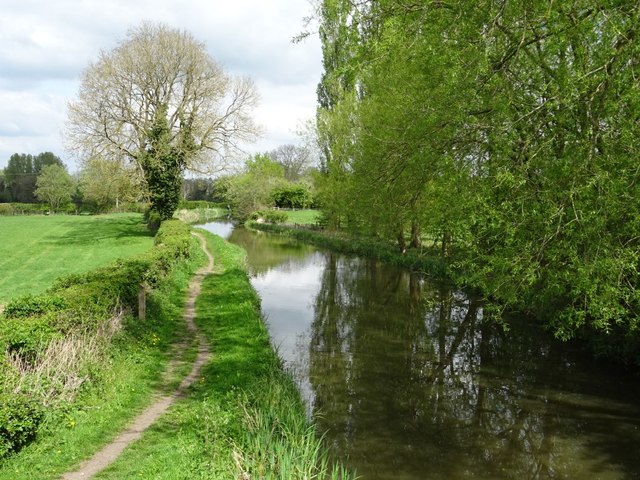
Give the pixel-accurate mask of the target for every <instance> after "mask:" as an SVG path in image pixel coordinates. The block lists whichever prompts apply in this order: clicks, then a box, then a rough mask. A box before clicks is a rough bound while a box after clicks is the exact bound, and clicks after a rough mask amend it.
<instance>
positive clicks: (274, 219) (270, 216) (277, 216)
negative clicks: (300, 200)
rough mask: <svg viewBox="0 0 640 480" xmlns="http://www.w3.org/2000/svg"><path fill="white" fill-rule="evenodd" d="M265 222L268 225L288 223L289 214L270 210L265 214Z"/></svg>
mask: <svg viewBox="0 0 640 480" xmlns="http://www.w3.org/2000/svg"><path fill="white" fill-rule="evenodd" d="M264 220H265V222H267V223H284V222H286V221H287V213H286V212H278V211H276V210H269V211H267V212H265V214H264Z"/></svg>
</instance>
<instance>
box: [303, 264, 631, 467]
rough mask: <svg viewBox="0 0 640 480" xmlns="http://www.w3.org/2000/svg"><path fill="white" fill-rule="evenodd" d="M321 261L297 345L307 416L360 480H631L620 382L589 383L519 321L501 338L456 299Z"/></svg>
mask: <svg viewBox="0 0 640 480" xmlns="http://www.w3.org/2000/svg"><path fill="white" fill-rule="evenodd" d="M326 257H327V260H326V266H325V269H324V272H323V275H322V281H321V285H320V288H319V291H318V293H317V296H316V300H315V316H314V320H313V324H312V329H311V335H310V343H309V378H310V383H311V385H312V389H313V407H314V411H315V412H317V415H316V421H317V423H318V424H319V426H320V430H321V431H325V430H326V431H327V432H328V433H327V438H328V440H329V441H330V442H331V446H332V449H333V451H334V454H335V455H336V457H338V458H341V459H343V460H345V461H347V462H348V463H349V464H350V465H354V466H356V467H357V468H358V471H359V472H360V473H361V474H362V475H363V476H364V478H366V479H369V478H412V479H413V478H416V479H417V478H442V479H452V478H487V479H489V478H491V479H493V478H523V479H534V478H603V479H605V478H606V479H608V478H626V477H629V478H632V477H633V476H635V475H637V474H640V470H639V468H640V467H639V466H638V465H637V463H636V460H635V452H636V451H637V450H636V448H637V447H638V445H639V442H640V433H639V432H638V428H637V427H638V425H640V416H639V415H638V413H637V412H636V410H637V409H636V408H635V406H636V405H637V403H635V404H634V403H633V402H632V403H627V401H626V400H624V399H620V398H619V397H618V398H616V396H619V394H620V392H619V390H620V385H619V383H618V382H619V380H620V378H617V379H616V378H612V377H607V376H606V375H605V376H602V377H601V378H598V379H597V380H596V379H594V378H593V377H591V376H590V375H589V373H590V371H589V370H585V368H593V369H594V370H592V371H591V373H593V372H594V371H596V370H602V367H596V366H595V365H594V364H593V363H592V362H588V361H586V360H585V359H581V358H579V355H577V354H576V352H574V351H571V349H570V348H569V347H568V346H567V345H566V344H557V343H554V342H553V341H551V340H550V339H549V338H548V337H547V336H546V335H544V334H543V333H542V332H539V331H536V329H535V328H531V327H528V326H527V325H526V324H524V322H522V321H520V322H519V321H518V319H511V320H512V322H511V323H512V324H513V327H512V328H511V330H510V331H509V332H504V331H503V330H502V329H501V328H500V327H497V326H494V325H491V324H490V323H488V322H483V321H482V307H481V305H480V303H479V302H478V301H477V300H476V299H473V298H469V297H467V296H466V295H464V294H463V293H461V292H458V291H455V290H451V289H448V288H445V287H437V286H434V285H432V284H430V283H429V282H428V281H426V280H425V279H423V278H421V277H419V276H418V275H417V274H412V273H410V272H408V271H406V270H400V269H397V268H393V267H389V266H385V265H383V264H380V263H378V262H374V261H366V260H360V259H353V258H351V259H349V258H345V257H341V256H336V255H334V254H327V255H326ZM594 380H596V381H597V382H598V384H594ZM603 381H604V382H607V383H609V384H610V387H612V390H613V391H609V392H607V391H606V390H603V388H602V387H603V386H604V385H602V384H601V383H600V382H603ZM609 395H611V396H609ZM630 433H631V434H632V437H633V438H629V434H630ZM630 440H631V443H632V444H633V445H634V446H633V447H630V445H629V443H628V442H629V441H630Z"/></svg>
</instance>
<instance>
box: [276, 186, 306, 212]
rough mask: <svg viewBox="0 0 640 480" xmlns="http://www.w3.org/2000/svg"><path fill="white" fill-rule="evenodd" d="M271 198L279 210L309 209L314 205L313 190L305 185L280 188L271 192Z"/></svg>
mask: <svg viewBox="0 0 640 480" xmlns="http://www.w3.org/2000/svg"><path fill="white" fill-rule="evenodd" d="M271 196H272V198H273V202H274V203H275V206H276V207H278V208H309V207H311V205H312V204H313V197H312V195H311V189H310V188H309V187H308V186H307V185H305V184H303V183H290V184H283V185H282V186H278V187H276V188H275V189H274V190H273V191H272V192H271Z"/></svg>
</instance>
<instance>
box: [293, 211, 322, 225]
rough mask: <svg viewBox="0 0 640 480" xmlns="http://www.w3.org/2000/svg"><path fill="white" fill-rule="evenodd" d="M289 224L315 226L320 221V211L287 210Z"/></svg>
mask: <svg viewBox="0 0 640 480" xmlns="http://www.w3.org/2000/svg"><path fill="white" fill-rule="evenodd" d="M286 213H287V217H288V218H287V223H293V224H296V223H297V224H298V225H315V224H316V222H317V221H318V220H319V219H320V210H287V211H286Z"/></svg>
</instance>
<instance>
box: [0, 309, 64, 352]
mask: <svg viewBox="0 0 640 480" xmlns="http://www.w3.org/2000/svg"><path fill="white" fill-rule="evenodd" d="M56 336H58V335H57V332H56V331H55V330H54V329H53V328H52V327H51V326H50V325H49V318H47V317H46V316H42V317H37V318H26V319H23V318H21V319H15V318H10V319H6V320H2V321H1V323H0V348H1V349H2V351H3V352H8V353H13V354H17V355H19V356H20V358H21V359H22V360H24V361H26V362H31V361H33V360H34V359H35V358H36V356H37V354H38V352H39V351H41V350H42V349H43V348H44V347H45V346H46V345H47V344H48V343H49V342H50V341H51V340H52V339H53V338H54V337H56Z"/></svg>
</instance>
